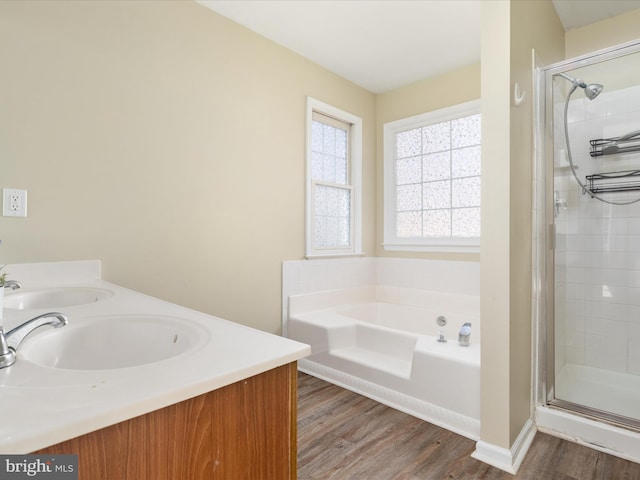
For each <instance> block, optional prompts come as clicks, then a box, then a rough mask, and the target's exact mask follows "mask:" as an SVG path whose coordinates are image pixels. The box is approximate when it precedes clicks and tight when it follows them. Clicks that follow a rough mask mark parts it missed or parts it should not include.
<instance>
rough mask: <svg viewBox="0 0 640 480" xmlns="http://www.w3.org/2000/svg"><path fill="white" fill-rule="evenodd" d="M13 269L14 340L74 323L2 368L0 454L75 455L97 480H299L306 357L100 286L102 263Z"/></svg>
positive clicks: (8, 300) (240, 329)
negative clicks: (43, 321) (299, 405)
mask: <svg viewBox="0 0 640 480" xmlns="http://www.w3.org/2000/svg"><path fill="white" fill-rule="evenodd" d="M7 270H8V271H9V278H11V279H14V280H17V281H19V282H20V283H21V288H19V289H17V290H15V291H10V290H9V289H7V291H6V292H5V297H4V310H3V311H4V315H3V319H2V320H1V324H2V325H3V327H4V331H5V332H9V331H10V330H12V329H13V328H15V327H17V326H19V325H22V324H24V323H25V322H27V321H29V320H31V319H33V318H35V317H38V316H44V317H45V318H49V319H51V322H52V323H54V324H57V323H58V322H57V320H58V321H59V320H60V317H58V315H62V316H64V318H66V319H68V323H67V324H66V325H64V326H60V328H53V327H52V326H51V325H44V326H41V327H39V328H37V329H35V330H34V331H33V332H32V333H30V334H29V335H28V336H27V337H26V338H25V339H24V340H23V342H22V343H21V345H20V346H19V347H18V348H17V352H16V361H15V363H14V364H13V365H11V366H8V367H5V368H2V369H0V405H2V408H3V412H4V414H3V419H2V422H0V453H2V454H23V453H41V454H51V455H56V454H77V455H78V461H79V468H78V471H79V478H87V479H89V478H90V479H92V480H94V479H95V480H99V479H114V478H117V479H123V480H126V479H135V480H142V479H154V480H155V479H175V478H184V479H190V480H196V479H199V478H207V479H212V478H269V479H280V478H282V479H285V478H295V477H296V370H297V369H296V363H297V360H299V359H300V358H302V357H305V356H307V355H308V354H309V353H310V348H309V346H307V345H304V344H302V343H298V342H295V341H291V340H288V339H285V338H283V337H279V336H276V335H272V334H269V333H266V332H262V331H259V330H255V329H252V328H249V327H246V326H242V325H239V324H236V323H233V322H229V321H226V320H223V319H221V318H217V317H213V316H210V315H206V314H203V313H200V312H196V311H194V310H190V309H188V308H185V307H181V306H178V305H175V304H172V303H168V302H165V301H162V300H159V299H157V298H152V297H149V296H147V295H144V294H141V293H138V292H134V291H131V290H128V289H126V288H123V287H120V286H118V285H114V284H112V283H109V282H106V281H104V280H101V275H100V263H99V262H97V261H83V262H61V263H41V264H20V265H17V264H14V265H9V266H8V267H7ZM49 314H50V315H49Z"/></svg>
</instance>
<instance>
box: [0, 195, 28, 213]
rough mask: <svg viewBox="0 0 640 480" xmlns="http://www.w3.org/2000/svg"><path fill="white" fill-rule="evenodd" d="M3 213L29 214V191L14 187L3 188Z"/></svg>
mask: <svg viewBox="0 0 640 480" xmlns="http://www.w3.org/2000/svg"><path fill="white" fill-rule="evenodd" d="M2 215H4V216H5V217H26V216H27V191H26V190H16V189H14V188H3V189H2Z"/></svg>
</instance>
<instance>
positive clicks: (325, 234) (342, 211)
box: [314, 185, 351, 247]
mask: <svg viewBox="0 0 640 480" xmlns="http://www.w3.org/2000/svg"><path fill="white" fill-rule="evenodd" d="M350 205H351V191H350V190H349V189H346V188H339V187H329V186H326V185H316V187H315V212H316V214H315V217H314V223H315V246H316V247H342V246H349V245H350V244H351V243H350V242H351V232H350V228H351V227H350V225H351V209H350Z"/></svg>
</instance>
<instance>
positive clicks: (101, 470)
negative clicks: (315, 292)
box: [35, 362, 297, 480]
mask: <svg viewBox="0 0 640 480" xmlns="http://www.w3.org/2000/svg"><path fill="white" fill-rule="evenodd" d="M296 370H297V368H296V362H293V363H290V364H288V365H285V366H282V367H278V368H275V369H273V370H269V371H267V372H265V373H262V374H260V375H256V376H255V377H251V378H247V379H245V380H242V381H240V382H237V383H234V384H232V385H229V386H227V387H223V388H220V389H218V390H214V391H212V392H209V393H206V394H204V395H200V396H199V397H195V398H192V399H189V400H186V401H184V402H181V403H178V404H176V405H171V406H169V407H166V408H163V409H161V410H157V411H155V412H151V413H148V414H146V415H143V416H141V417H137V418H133V419H131V420H127V421H124V422H122V423H118V424H116V425H113V426H111V427H107V428H104V429H102V430H98V431H95V432H92V433H89V434H86V435H83V436H81V437H77V438H74V439H71V440H68V441H65V442H62V443H59V444H57V445H53V446H50V447H47V448H45V449H42V450H39V451H37V452H35V453H41V454H64V453H71V454H77V455H78V472H79V479H80V480H199V479H208V480H210V479H224V480H236V479H237V480H262V479H264V480H279V479H282V480H285V479H295V478H296V453H297V450H296V435H297V432H296V416H297V411H296V405H297V404H296V402H297V400H296V393H297V392H296V385H297V383H296V382H297V372H296Z"/></svg>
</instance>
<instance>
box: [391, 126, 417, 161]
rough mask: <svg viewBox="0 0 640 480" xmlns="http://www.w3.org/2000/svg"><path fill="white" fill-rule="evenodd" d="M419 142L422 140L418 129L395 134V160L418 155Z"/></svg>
mask: <svg viewBox="0 0 640 480" xmlns="http://www.w3.org/2000/svg"><path fill="white" fill-rule="evenodd" d="M421 142H422V138H421V133H420V129H419V128H414V129H413V130H407V131H406V132H400V133H398V134H396V158H407V157H415V156H416V155H420V152H421Z"/></svg>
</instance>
